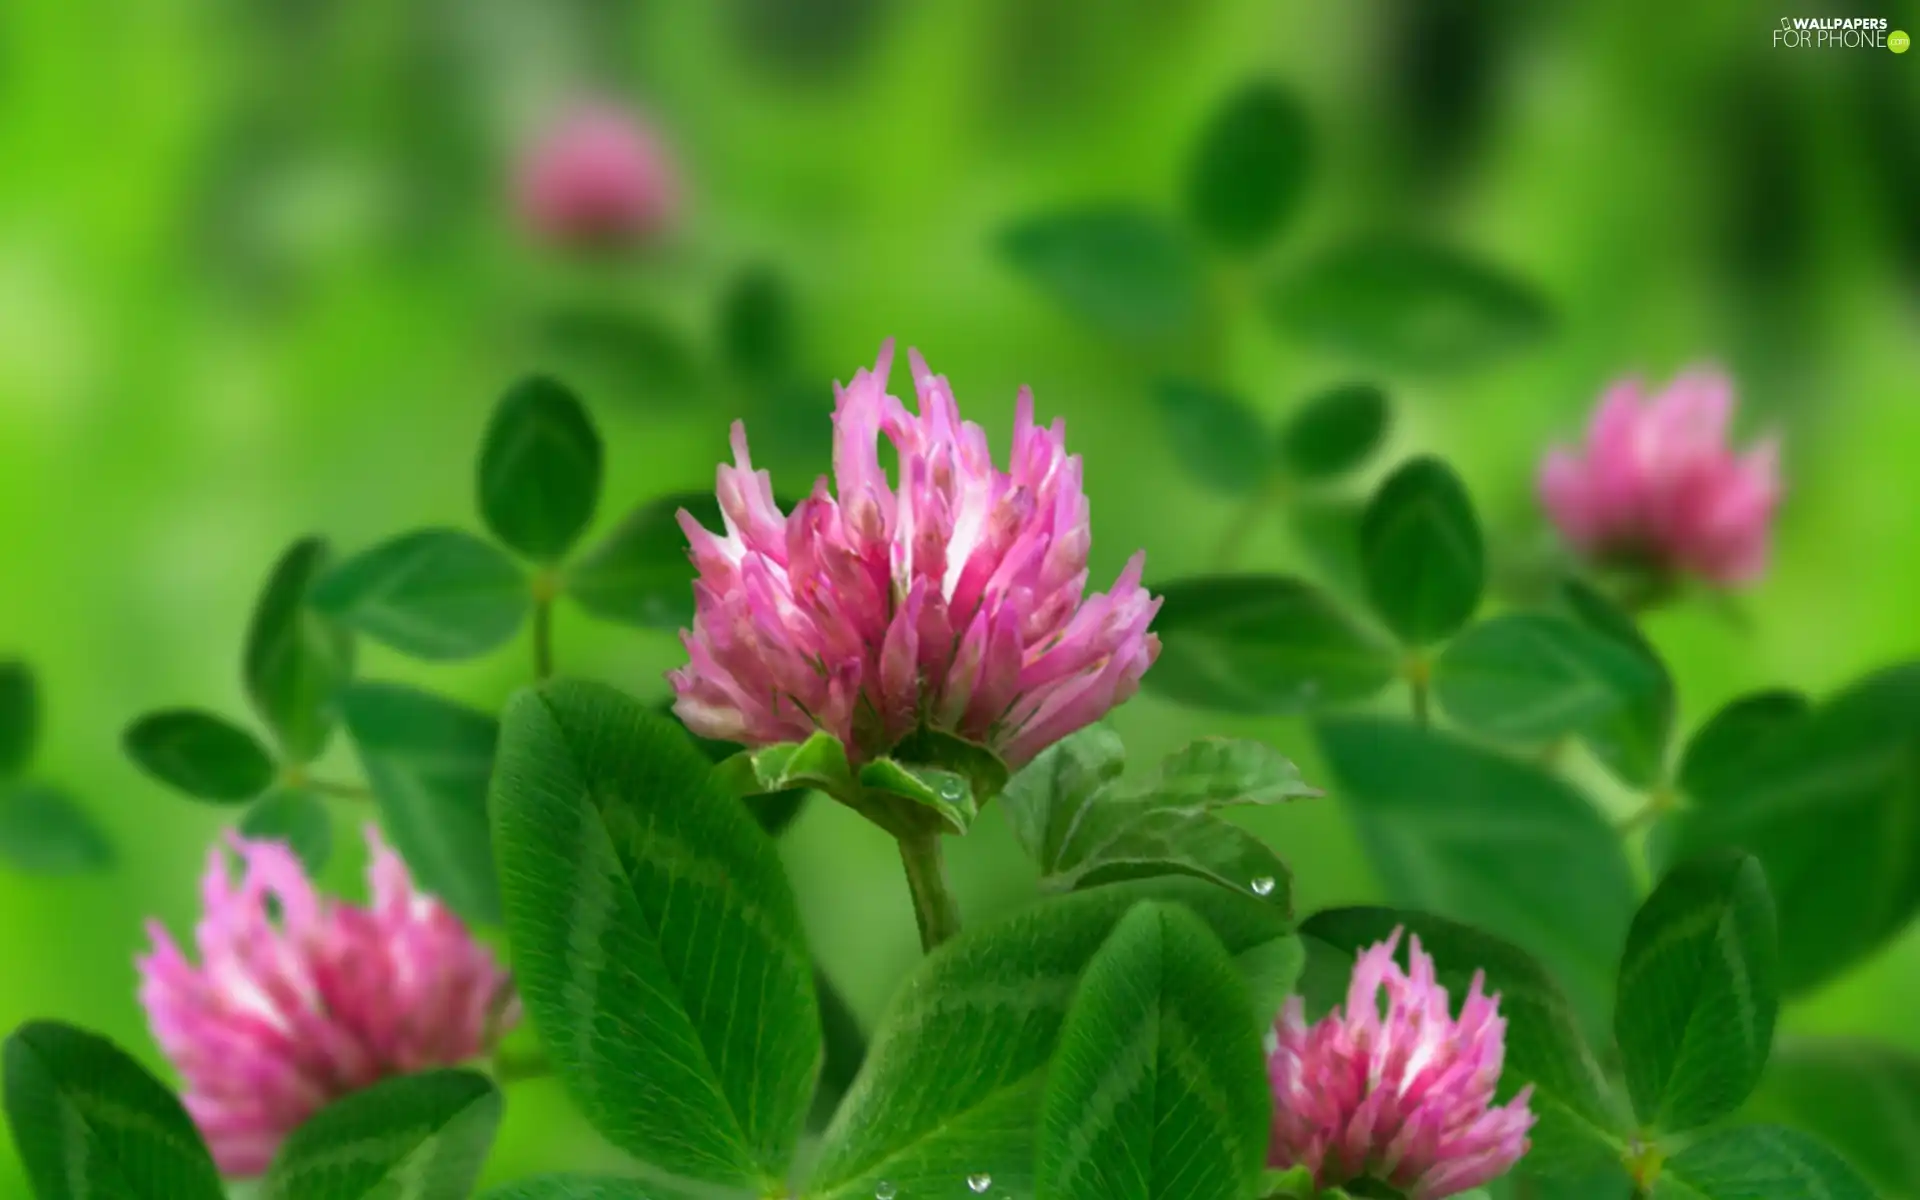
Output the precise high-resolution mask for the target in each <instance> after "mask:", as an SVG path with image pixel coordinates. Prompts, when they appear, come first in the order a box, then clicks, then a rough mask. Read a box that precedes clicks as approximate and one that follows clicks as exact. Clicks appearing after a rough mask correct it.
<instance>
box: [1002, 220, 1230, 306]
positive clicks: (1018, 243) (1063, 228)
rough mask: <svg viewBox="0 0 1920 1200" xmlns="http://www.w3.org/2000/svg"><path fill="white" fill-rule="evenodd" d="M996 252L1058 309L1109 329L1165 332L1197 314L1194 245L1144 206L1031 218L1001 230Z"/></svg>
mask: <svg viewBox="0 0 1920 1200" xmlns="http://www.w3.org/2000/svg"><path fill="white" fill-rule="evenodd" d="M1000 250H1001V253H1002V254H1003V255H1004V256H1005V257H1006V259H1007V261H1008V262H1009V263H1011V264H1012V265H1013V267H1014V268H1015V269H1016V270H1018V271H1020V272H1021V273H1022V274H1024V275H1025V276H1026V277H1027V278H1028V279H1029V280H1030V281H1031V282H1032V283H1033V284H1034V285H1035V286H1037V287H1039V288H1040V289H1041V290H1042V291H1044V292H1046V293H1047V294H1048V295H1049V296H1050V297H1052V298H1053V300H1054V301H1055V302H1056V303H1058V304H1059V305H1060V306H1061V307H1062V308H1064V309H1066V310H1067V311H1068V312H1070V313H1072V314H1073V315H1074V316H1077V317H1079V318H1080V319H1082V320H1084V321H1087V322H1089V323H1090V324H1093V325H1096V326H1099V327H1100V328H1101V329H1103V330H1105V331H1106V332H1109V333H1114V334H1122V335H1131V336H1143V335H1144V336H1152V335H1159V334H1169V333H1174V332H1177V331H1179V330H1181V329H1184V328H1186V327H1188V326H1190V325H1192V324H1193V322H1194V320H1195V318H1196V317H1197V316H1198V315H1199V309H1200V269H1199V263H1198V261H1197V259H1196V256H1195V255H1194V253H1193V248H1192V247H1191V246H1190V245H1189V244H1188V242H1187V240H1186V238H1185V237H1184V236H1182V234H1181V231H1180V230H1179V229H1178V228H1176V227H1174V226H1172V225H1170V224H1168V223H1167V222H1165V221H1163V220H1161V219H1160V218H1159V217H1157V216H1155V215H1153V214H1152V213H1149V212H1143V211H1141V210H1138V209H1134V208H1127V207H1121V206H1101V207H1093V208H1082V209H1075V210H1071V211H1067V212H1059V213H1049V214H1046V215H1044V216H1038V217H1031V218H1029V219H1027V220H1025V221H1022V222H1020V223H1019V224H1017V225H1015V226H1013V227H1012V228H1010V229H1008V230H1007V231H1006V232H1005V233H1004V234H1002V235H1001V238H1000Z"/></svg>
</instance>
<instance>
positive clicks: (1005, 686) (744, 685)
mask: <svg viewBox="0 0 1920 1200" xmlns="http://www.w3.org/2000/svg"><path fill="white" fill-rule="evenodd" d="M908 358H909V361H910V362H911V363H912V365H913V383H914V390H915V392H916V393H917V394H918V396H919V407H920V413H919V415H918V416H915V415H914V414H913V413H911V412H909V411H907V409H906V407H905V406H904V405H903V404H901V403H900V401H899V400H897V399H895V398H894V397H892V396H890V395H888V394H887V392H886V381H887V374H888V371H889V368H890V367H891V365H892V361H893V343H892V342H891V341H888V342H887V343H886V344H885V345H884V346H882V347H881V350H880V359H879V362H878V363H877V364H875V366H874V368H873V370H871V371H866V370H862V371H860V372H859V373H858V374H856V375H855V376H854V378H853V382H852V384H850V385H848V386H847V387H844V388H841V387H838V386H836V389H835V390H836V392H837V395H838V403H837V405H836V409H835V412H834V417H833V426H834V430H833V467H834V476H835V484H836V490H837V492H838V495H837V497H836V496H835V495H834V494H833V493H831V492H829V491H828V488H827V480H826V479H825V478H824V477H823V478H821V479H820V480H819V481H818V482H817V483H815V485H814V490H813V495H812V496H811V497H809V498H808V499H806V500H803V501H801V502H800V503H799V505H797V506H796V507H795V508H794V510H793V512H792V513H791V514H790V515H782V513H781V511H780V509H779V507H778V506H777V505H776V504H775V503H774V500H773V488H772V484H771V482H770V480H769V477H768V474H767V472H765V471H755V470H754V469H753V464H752V462H751V460H750V459H749V458H748V455H747V434H746V429H745V427H744V426H743V425H741V424H739V423H737V422H736V423H735V425H734V427H733V453H734V464H733V465H732V466H726V465H722V466H721V467H720V470H719V498H720V508H721V511H722V513H723V515H724V517H725V522H726V532H725V533H724V534H723V535H715V534H713V533H710V532H708V531H707V530H706V529H703V528H702V527H701V526H700V525H699V523H698V522H696V521H695V520H694V519H693V517H692V516H691V515H689V514H688V513H687V512H686V511H685V510H684V509H683V510H682V511H681V513H680V525H681V527H682V528H683V529H685V530H686V533H687V537H688V539H689V541H690V542H691V544H692V555H693V561H694V563H695V565H696V566H697V567H698V568H699V572H700V577H699V579H698V581H697V582H696V583H695V584H694V599H695V615H694V620H693V629H692V630H691V631H690V632H683V633H682V634H681V640H682V642H684V643H685V645H686V648H687V654H688V658H689V661H688V664H687V666H686V667H684V668H682V669H681V670H678V671H675V672H673V673H672V674H671V675H670V676H669V678H670V679H671V680H672V683H673V689H674V692H675V694H676V696H677V697H678V700H677V703H676V704H675V706H674V710H675V711H676V712H677V713H678V714H679V715H680V717H681V719H682V720H684V721H685V722H686V723H687V725H688V726H689V727H690V728H691V729H693V731H694V732H696V733H699V734H703V735H705V736H707V737H711V738H719V739H723V740H726V741H735V742H744V743H746V744H748V745H754V746H758V745H766V744H771V743H775V742H783V741H798V740H802V739H804V738H806V737H807V736H809V735H810V734H812V733H813V732H814V730H816V729H824V730H827V731H828V732H830V733H832V734H834V735H835V736H836V737H838V738H840V739H841V741H842V742H844V743H845V744H846V746H847V751H848V754H849V755H850V756H851V757H852V758H853V760H854V761H855V763H856V764H857V763H860V762H864V761H868V760H871V759H873V758H876V757H878V756H880V755H883V754H885V753H887V751H888V750H889V748H890V747H892V746H893V745H894V744H895V743H896V742H898V741H899V740H900V739H901V738H903V737H906V736H907V735H908V734H911V733H913V732H914V731H915V730H916V729H919V728H921V727H928V728H932V729H937V730H941V731H945V732H949V733H954V734H957V735H959V736H961V737H964V738H966V739H968V740H970V741H973V742H976V743H980V744H984V745H988V746H991V747H992V748H993V749H994V750H996V751H997V752H998V753H999V754H1000V755H1001V757H1002V758H1004V759H1005V760H1006V761H1007V763H1008V764H1009V765H1010V766H1013V767H1018V766H1020V765H1021V764H1023V763H1025V762H1027V761H1028V760H1030V759H1031V758H1033V756H1034V755H1036V754H1038V753H1039V752H1040V751H1041V750H1042V749H1044V748H1045V747H1047V746H1048V745H1050V744H1051V743H1053V742H1055V741H1058V740H1059V739H1060V738H1062V737H1065V736H1066V735H1067V734H1069V733H1072V732H1073V731H1074V730H1076V729H1079V728H1081V727H1082V726H1084V725H1087V724H1089V723H1091V722H1093V721H1094V720H1096V719H1098V718H1099V717H1100V716H1101V715H1102V714H1104V713H1105V712H1106V711H1107V710H1108V709H1110V708H1112V707H1113V706H1114V705H1116V704H1118V703H1120V702H1121V701H1123V700H1125V699H1127V698H1128V697H1129V696H1131V695H1133V693H1134V692H1135V691H1137V690H1138V689H1139V686H1140V677H1141V675H1143V674H1144V673H1145V672H1146V670H1147V668H1148V667H1149V666H1150V665H1152V663H1153V660H1154V657H1155V656H1156V655H1158V654H1159V652H1160V640H1159V639H1158V638H1156V637H1155V636H1154V635H1153V634H1151V633H1148V632H1147V625H1148V622H1150V621H1151V620H1152V619H1153V614H1154V612H1155V611H1156V610H1157V609H1158V608H1159V606H1160V602H1159V601H1158V600H1157V599H1155V598H1154V597H1152V596H1150V595H1148V593H1147V591H1146V589H1145V588H1143V587H1141V586H1140V572H1141V568H1142V565H1143V563H1144V560H1145V555H1144V553H1139V554H1135V555H1134V556H1133V557H1132V559H1130V560H1129V561H1128V563H1127V566H1126V569H1125V570H1124V571H1122V572H1121V573H1120V578H1119V581H1118V582H1117V583H1115V584H1114V587H1113V590H1112V591H1111V592H1108V593H1105V594H1100V595H1094V596H1086V595H1085V591H1086V584H1087V550H1088V546H1089V545H1090V543H1091V538H1092V533H1091V530H1090V528H1089V525H1088V521H1087V499H1086V496H1085V495H1084V494H1082V492H1081V490H1080V459H1079V457H1078V456H1076V455H1070V454H1068V453H1067V452H1066V444H1065V437H1066V425H1065V423H1064V422H1062V421H1055V422H1054V424H1053V426H1052V427H1051V428H1045V427H1041V426H1037V425H1035V424H1034V420H1033V395H1032V393H1031V392H1030V391H1029V390H1027V389H1025V388H1022V389H1021V391H1020V398H1019V403H1018V408H1017V409H1016V413H1015V417H1014V432H1013V453H1012V456H1011V460H1010V463H1009V467H1008V470H1006V471H1001V470H998V469H997V468H996V467H995V466H994V464H993V460H992V457H991V455H990V454H989V452H988V449H987V436H986V434H985V433H984V432H983V431H982V430H981V428H980V427H979V426H978V425H975V424H973V423H972V422H963V421H962V420H961V419H960V413H959V409H958V407H957V406H956V405H955V403H954V398H953V391H952V389H951V388H950V387H949V386H948V384H947V381H946V379H945V378H944V377H942V376H939V375H935V374H933V373H932V372H931V371H929V370H928V369H927V364H926V363H925V361H923V360H922V359H921V357H920V355H919V352H918V351H910V352H909V355H908ZM882 433H885V434H886V436H887V439H888V440H889V441H891V442H892V443H893V445H894V448H895V449H896V450H897V451H898V452H899V464H900V465H899V477H900V486H899V488H898V490H897V491H896V489H895V488H893V487H892V486H890V485H889V482H888V479H887V475H886V473H885V472H884V470H883V469H882V468H881V466H880V458H879V454H878V450H877V442H876V439H877V438H878V437H879V435H880V434H882Z"/></svg>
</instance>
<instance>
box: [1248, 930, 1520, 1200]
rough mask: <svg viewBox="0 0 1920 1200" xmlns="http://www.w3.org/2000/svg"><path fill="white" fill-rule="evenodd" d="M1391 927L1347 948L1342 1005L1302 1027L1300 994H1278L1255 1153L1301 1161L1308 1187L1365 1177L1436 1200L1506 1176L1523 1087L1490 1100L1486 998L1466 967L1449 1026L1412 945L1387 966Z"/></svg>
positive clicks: (1287, 1162) (1499, 1052)
mask: <svg viewBox="0 0 1920 1200" xmlns="http://www.w3.org/2000/svg"><path fill="white" fill-rule="evenodd" d="M1401 932H1402V931H1401V930H1399V929H1395V930H1394V931H1393V935H1392V936H1391V937H1389V938H1388V939H1387V940H1386V941H1384V942H1380V943H1378V944H1376V945H1373V946H1369V947H1368V948H1367V949H1366V950H1364V951H1363V952H1362V953H1361V954H1360V957H1359V959H1358V961H1356V962H1355V963H1354V966H1353V978H1352V982H1351V983H1350V985H1349V987H1348V991H1347V1003H1346V1008H1345V1011H1344V1012H1343V1011H1342V1010H1340V1009H1338V1008H1336V1009H1334V1010H1333V1011H1332V1012H1331V1013H1329V1014H1327V1016H1326V1017H1324V1018H1322V1019H1321V1021H1320V1023H1319V1024H1317V1025H1313V1026H1308V1025H1307V1023H1306V1019H1305V1015H1304V1010H1303V1008H1302V1007H1301V1003H1300V998H1299V997H1298V996H1294V997H1292V998H1290V999H1289V1000H1288V1001H1287V1006H1286V1009H1285V1010H1284V1011H1283V1012H1282V1013H1281V1016H1280V1020H1279V1022H1278V1023H1277V1024H1276V1025H1275V1027H1274V1032H1275V1035H1276V1040H1275V1042H1274V1043H1270V1044H1272V1046H1273V1048H1272V1049H1271V1050H1270V1051H1269V1052H1268V1055H1267V1074H1268V1077H1269V1078H1270V1079H1272V1081H1273V1096H1274V1115H1273V1141H1272V1144H1271V1145H1270V1147H1269V1148H1268V1151H1267V1161H1268V1162H1269V1163H1270V1164H1272V1165H1273V1166H1275V1167H1281V1168H1287V1167H1297V1166H1305V1167H1307V1168H1308V1169H1309V1170H1311V1171H1312V1172H1313V1177H1314V1182H1315V1186H1316V1187H1320V1188H1331V1187H1340V1186H1343V1185H1345V1184H1348V1183H1351V1182H1353V1181H1354V1180H1357V1179H1371V1180H1373V1181H1375V1182H1378V1183H1384V1184H1388V1185H1389V1186H1392V1187H1395V1188H1398V1189H1400V1190H1401V1191H1402V1192H1404V1193H1406V1195H1407V1197H1408V1200H1436V1198H1437V1197H1441V1196H1451V1195H1454V1194H1456V1193H1458V1192H1464V1191H1468V1190H1470V1189H1472V1188H1476V1187H1479V1186H1480V1185H1481V1184H1484V1183H1486V1182H1488V1181H1489V1180H1491V1179H1495V1178H1497V1177H1498V1176H1500V1175H1503V1174H1505V1173H1506V1172H1507V1170H1508V1169H1509V1168H1511V1167H1512V1166H1513V1164H1514V1163H1516V1162H1518V1161H1519V1159H1520V1156H1521V1155H1523V1154H1525V1153H1526V1152H1527V1145H1528V1143H1527V1130H1529V1129H1531V1128H1532V1127H1533V1120H1534V1117H1533V1113H1532V1112H1530V1111H1529V1110H1528V1108H1527V1101H1528V1100H1529V1099H1530V1098H1531V1096H1532V1094H1533V1087H1532V1085H1531V1084H1529V1085H1528V1086H1527V1087H1524V1088H1522V1089H1521V1090H1520V1092H1519V1093H1518V1094H1517V1095H1515V1096H1514V1098H1513V1099H1512V1100H1511V1101H1510V1102H1508V1104H1507V1105H1506V1106H1505V1107H1504V1108H1495V1107H1494V1106H1493V1095H1494V1087H1495V1085H1497V1084H1498V1083H1499V1082H1500V1067H1501V1062H1502V1060H1503V1059H1504V1058H1505V1056H1506V1031H1507V1023H1506V1021H1505V1020H1504V1019H1502V1018H1501V1016H1500V1011H1499V1007H1500V999H1499V997H1498V996H1492V997H1489V996H1486V995H1484V994H1483V993H1482V991H1481V988H1482V986H1483V985H1484V979H1483V977H1482V975H1481V974H1480V973H1479V972H1477V971H1476V972H1475V973H1474V977H1473V985H1472V988H1471V990H1470V991H1469V992H1468V994H1467V999H1466V1003H1465V1004H1464V1005H1463V1006H1462V1007H1461V1010H1460V1019H1459V1020H1458V1021H1455V1020H1453V1019H1452V1017H1451V1016H1450V1014H1449V1010H1448V1008H1447V990H1446V989H1445V988H1443V987H1441V986H1440V984H1439V983H1438V982H1437V981H1436V980H1435V978H1434V973H1433V971H1434V968H1433V959H1431V958H1429V957H1428V956H1427V955H1426V954H1425V953H1424V952H1423V951H1422V950H1421V949H1420V939H1419V938H1418V937H1415V938H1413V939H1412V943H1413V944H1412V946H1411V948H1410V950H1409V952H1408V955H1407V962H1408V966H1409V967H1410V968H1411V970H1410V971H1402V970H1401V969H1400V964H1399V963H1397V962H1395V961H1394V951H1395V949H1396V948H1397V947H1398V946H1399V944H1400V935H1401ZM1382 989H1385V991H1386V998H1387V1003H1386V1015H1385V1016H1384V1017H1383V1016H1382V1015H1381V1008H1380V992H1381V990H1382Z"/></svg>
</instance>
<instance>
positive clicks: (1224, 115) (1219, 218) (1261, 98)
mask: <svg viewBox="0 0 1920 1200" xmlns="http://www.w3.org/2000/svg"><path fill="white" fill-rule="evenodd" d="M1312 133H1313V131H1312V129H1311V127H1310V126H1309V125H1308V123H1307V116H1306V113H1305V112H1303V111H1302V110H1301V108H1300V104H1299V102H1298V101H1296V100H1295V99H1294V98H1293V96H1292V95H1291V94H1289V93H1288V92H1287V91H1286V90H1285V89H1284V88H1282V87H1281V86H1280V85H1279V84H1277V83H1272V82H1269V81H1267V80H1260V81H1257V82H1254V83H1250V84H1247V85H1246V86H1244V87H1242V88H1241V89H1239V90H1238V91H1236V92H1235V93H1233V94H1232V95H1231V96H1229V97H1227V99H1226V101H1225V102H1224V103H1223V104H1221V106H1220V107H1219V109H1218V110H1217V111H1216V112H1215V113H1214V115H1213V116H1212V118H1211V119H1209V120H1208V122H1207V124H1206V126H1205V128H1203V129H1202V130H1201V131H1200V138H1199V144H1198V145H1197V146H1196V147H1195V151H1194V156H1193V164H1192V166H1191V168H1190V169H1189V173H1188V177H1187V210H1188V212H1189V214H1190V215H1191V217H1192V219H1193V223H1194V224H1195V225H1196V226H1197V227H1198V228H1199V229H1200V230H1201V232H1203V233H1204V234H1206V235H1207V236H1208V237H1209V238H1210V239H1212V240H1213V241H1214V242H1215V243H1217V244H1218V245H1219V246H1221V247H1222V248H1223V249H1226V250H1230V251H1233V252H1235V253H1239V254H1248V253H1251V252H1253V251H1255V250H1258V249H1259V248H1260V247H1261V246H1262V245H1263V244H1265V243H1266V242H1268V241H1269V240H1271V239H1272V238H1273V236H1274V235H1275V234H1276V233H1278V232H1279V231H1280V229H1281V227H1282V226H1284V225H1285V224H1286V222H1287V220H1288V218H1289V217H1291V216H1292V215H1293V213H1294V210H1295V209H1297V208H1298V207H1299V205H1300V199H1301V197H1302V196H1303V195H1304V194H1305V192H1306V186H1307V180H1308V177H1309V175H1310V173H1311V168H1312V166H1313V138H1312Z"/></svg>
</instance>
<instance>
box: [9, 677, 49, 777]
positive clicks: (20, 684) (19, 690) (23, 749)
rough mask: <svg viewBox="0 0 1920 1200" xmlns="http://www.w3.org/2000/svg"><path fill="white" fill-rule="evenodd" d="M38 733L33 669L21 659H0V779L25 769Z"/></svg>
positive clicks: (38, 703)
mask: <svg viewBox="0 0 1920 1200" xmlns="http://www.w3.org/2000/svg"><path fill="white" fill-rule="evenodd" d="M39 734H40V696H39V689H38V687H37V686H36V685H35V683H34V680H33V671H32V670H31V669H30V668H29V667H28V666H27V664H25V663H23V662H19V661H14V662H0V778H5V777H6V776H9V775H18V774H19V773H20V772H22V771H24V770H26V769H27V762H28V761H29V760H30V759H32V757H33V747H34V742H35V741H36V740H38V738H39Z"/></svg>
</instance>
